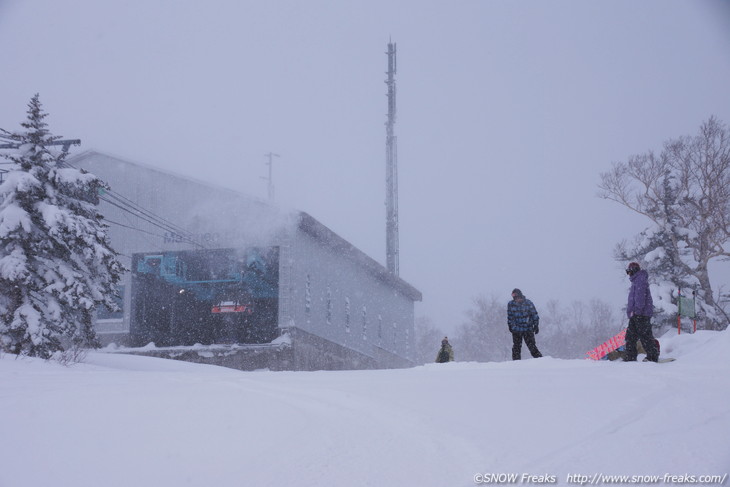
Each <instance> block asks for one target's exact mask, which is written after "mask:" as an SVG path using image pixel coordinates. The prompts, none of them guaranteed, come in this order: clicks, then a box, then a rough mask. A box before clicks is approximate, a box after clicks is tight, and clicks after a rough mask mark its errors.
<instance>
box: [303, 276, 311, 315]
mask: <svg viewBox="0 0 730 487" xmlns="http://www.w3.org/2000/svg"><path fill="white" fill-rule="evenodd" d="M311 311H312V276H310V275H309V274H307V282H306V284H305V287H304V312H305V313H307V315H309V313H310V312H311Z"/></svg>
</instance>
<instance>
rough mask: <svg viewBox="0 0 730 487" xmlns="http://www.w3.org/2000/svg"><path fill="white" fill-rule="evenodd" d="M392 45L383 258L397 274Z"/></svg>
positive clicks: (392, 46)
mask: <svg viewBox="0 0 730 487" xmlns="http://www.w3.org/2000/svg"><path fill="white" fill-rule="evenodd" d="M395 52H396V51H395V43H394V42H389V43H388V52H387V53H386V54H387V55H388V72H387V75H388V78H387V79H386V80H385V84H386V85H388V119H387V122H386V123H385V134H386V137H385V255H386V263H387V267H388V270H389V271H390V272H391V273H393V274H394V275H396V276H397V275H398V274H399V272H400V269H399V262H398V260H399V259H398V256H399V253H400V252H399V250H398V146H397V142H398V139H397V137H396V136H395V73H396V68H397V65H396V64H397V63H396V55H395Z"/></svg>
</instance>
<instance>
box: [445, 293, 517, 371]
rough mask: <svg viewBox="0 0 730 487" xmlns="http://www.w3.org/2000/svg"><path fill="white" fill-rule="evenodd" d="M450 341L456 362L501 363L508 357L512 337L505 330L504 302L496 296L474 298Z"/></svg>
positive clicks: (505, 310)
mask: <svg viewBox="0 0 730 487" xmlns="http://www.w3.org/2000/svg"><path fill="white" fill-rule="evenodd" d="M466 315H467V318H468V321H467V322H466V323H464V324H462V325H461V326H460V327H459V329H458V331H457V335H456V339H455V340H454V344H455V347H456V345H457V344H458V349H457V350H456V352H457V353H458V354H459V355H458V357H459V359H458V360H467V361H469V360H474V361H480V362H490V361H494V362H501V361H503V360H506V359H507V357H509V356H510V350H511V347H512V335H511V334H510V333H509V331H508V330H507V301H503V300H499V299H498V298H497V297H496V296H494V295H492V296H491V297H486V296H477V297H476V298H474V301H473V307H472V308H471V309H469V310H468V311H467V312H466Z"/></svg>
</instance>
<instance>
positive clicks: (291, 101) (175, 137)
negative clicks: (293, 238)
mask: <svg viewBox="0 0 730 487" xmlns="http://www.w3.org/2000/svg"><path fill="white" fill-rule="evenodd" d="M391 39H392V40H393V42H396V43H397V49H398V73H397V76H396V81H397V88H398V98H397V102H398V114H397V117H398V118H397V123H396V128H395V130H396V134H397V136H398V159H399V184H400V200H399V206H400V250H401V257H400V268H401V277H402V278H404V279H405V280H406V281H408V282H410V283H411V284H413V285H414V286H416V287H417V288H418V289H420V290H421V291H422V292H423V295H424V301H423V303H421V304H419V305H418V306H417V314H418V315H425V316H428V317H430V318H431V319H432V320H433V321H434V323H435V324H436V325H437V326H439V327H441V328H443V329H444V330H447V331H448V330H452V329H453V328H454V327H455V326H456V325H458V324H460V323H462V322H463V321H464V319H465V318H464V312H465V311H466V310H467V309H468V308H469V307H470V306H471V302H472V299H473V298H474V297H475V296H476V295H479V294H484V295H488V296H489V295H492V294H495V295H497V296H498V297H501V298H503V299H504V300H505V303H506V302H507V300H508V299H509V292H510V291H511V289H512V288H514V287H520V288H522V290H523V291H524V292H525V294H526V295H527V296H528V297H530V298H531V299H533V301H535V303H536V304H537V305H538V306H541V305H544V304H545V303H546V302H547V301H548V300H550V299H558V300H559V301H560V302H561V303H563V304H565V305H568V304H569V303H570V302H571V301H573V300H584V301H587V300H589V299H591V298H594V297H597V298H600V299H603V300H604V301H606V302H608V303H609V304H610V305H611V306H612V308H613V309H614V310H615V311H616V313H617V316H618V315H619V312H620V310H621V306H622V305H623V304H624V296H625V292H626V289H627V283H626V278H625V275H624V273H623V271H622V266H621V264H619V263H616V262H614V261H613V259H612V251H613V248H614V246H615V244H616V243H618V242H620V241H621V240H623V239H627V238H631V237H632V236H633V235H634V234H636V233H638V232H639V231H640V230H642V229H643V228H644V227H645V226H646V225H647V222H645V221H644V220H642V219H641V218H640V217H639V216H637V215H633V214H632V213H630V212H629V211H628V210H626V209H624V208H622V207H620V206H619V205H617V204H615V203H612V202H608V201H605V200H601V199H599V198H598V197H597V196H596V194H597V183H598V182H599V174H600V173H601V172H602V171H606V170H607V169H609V168H610V167H611V164H612V163H613V162H618V161H624V160H626V159H627V158H628V157H629V156H631V155H633V154H637V153H641V152H645V151H647V150H649V149H654V150H659V149H661V145H662V143H663V142H664V141H665V140H666V139H668V138H673V137H677V136H680V135H690V134H694V133H695V132H696V131H697V129H698V128H699V126H700V124H701V123H702V122H703V121H704V120H706V119H707V118H708V117H709V116H711V115H715V116H717V117H718V118H720V119H721V120H723V121H724V122H725V123H730V96H728V95H729V93H728V92H729V89H728V87H729V86H730V2H728V1H719V0H716V1H713V0H696V1H685V0H681V1H678V0H645V1H641V2H637V1H634V0H626V1H622V0H618V1H600V0H598V1H591V2H586V1H521V0H510V1H487V0H484V1H475V0H454V1H445V0H444V1H433V0H408V1H398V0H387V1H383V0H367V1H360V0H357V1H350V0H348V1H345V0H339V1H334V0H308V1H306V2H305V1H300V0H255V1H251V0H211V1H208V2H200V1H192V0H190V1H183V0H178V1H172V0H130V1H124V2H122V1H116V2H114V1H98V0H64V1H63V2H59V1H56V0H0V46H2V55H1V56H2V57H1V59H2V63H1V64H0V66H2V67H1V68H0V127H3V128H5V129H10V130H15V129H17V128H18V127H19V123H20V122H21V121H22V120H23V119H24V118H25V110H26V105H27V102H28V101H29V99H30V98H31V96H32V95H33V94H34V93H36V92H38V93H40V95H41V101H42V102H43V104H44V107H45V109H46V110H47V111H48V112H49V113H50V116H49V118H48V119H47V120H48V122H49V124H50V128H51V130H52V131H53V132H54V133H55V134H57V135H63V136H65V137H73V138H80V139H82V141H83V146H82V150H88V149H95V150H98V151H101V152H107V153H109V154H112V155H116V156H120V157H123V158H126V159H129V160H132V161H137V162H142V163H146V164H150V165H154V166H158V167H160V168H163V169H168V170H171V171H175V172H178V173H181V174H184V175H189V176H192V177H195V178H197V179H201V180H205V181H210V182H212V183H216V184H219V185H223V186H226V187H231V188H235V189H238V190H240V191H242V192H245V193H249V194H252V195H254V196H258V197H261V198H265V197H266V194H267V187H266V181H265V180H263V179H262V177H263V176H265V175H266V174H267V169H266V166H265V160H266V159H265V157H264V154H266V153H268V152H275V153H277V154H280V155H281V157H280V158H278V159H275V161H274V172H273V174H274V184H275V187H276V198H277V202H278V203H280V204H281V205H283V206H286V207H292V208H296V209H299V210H303V211H306V212H308V213H310V214H311V215H312V216H314V217H315V218H317V219H318V220H320V221H321V222H322V223H324V224H325V225H327V226H328V227H330V228H331V229H332V230H334V231H335V232H337V233H338V234H340V235H341V236H343V237H344V238H346V239H348V240H349V241H351V242H352V243H353V244H354V245H356V246H357V247H359V248H360V249H362V250H363V251H364V252H366V253H367V254H369V255H370V256H372V257H373V258H375V259H376V260H378V261H380V262H381V263H384V262H385V206H384V201H385V125H384V124H385V114H386V111H387V107H386V96H385V94H386V85H385V83H384V80H385V71H386V67H387V64H386V63H387V57H386V55H385V51H386V47H387V43H388V41H389V40H391ZM115 189H116V190H117V191H119V192H120V193H122V194H123V193H124V188H115ZM724 265H726V266H727V265H728V264H724ZM723 274H724V275H725V276H727V274H728V273H727V272H724V271H723V272H720V271H718V272H717V273H716V274H715V276H714V278H715V280H716V284H723V283H724V284H728V282H727V279H726V278H725V277H723ZM617 326H618V324H617Z"/></svg>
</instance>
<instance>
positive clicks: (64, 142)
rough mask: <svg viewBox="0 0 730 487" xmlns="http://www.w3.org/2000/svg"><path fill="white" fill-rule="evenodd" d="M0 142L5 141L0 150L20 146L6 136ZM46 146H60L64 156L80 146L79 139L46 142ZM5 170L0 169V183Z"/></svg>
mask: <svg viewBox="0 0 730 487" xmlns="http://www.w3.org/2000/svg"><path fill="white" fill-rule="evenodd" d="M0 141H5V142H6V143H4V144H0V149H18V148H19V147H20V145H19V144H18V143H17V142H14V141H13V139H12V138H11V137H8V136H6V135H0ZM46 145H60V146H62V149H61V151H62V153H63V154H64V155H66V154H68V151H69V149H70V148H71V146H72V145H81V140H80V139H64V140H54V141H53V142H48V143H46ZM0 164H8V163H0ZM7 172H8V170H7V169H0V183H2V182H3V181H4V180H5V176H4V174H5V173H7Z"/></svg>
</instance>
